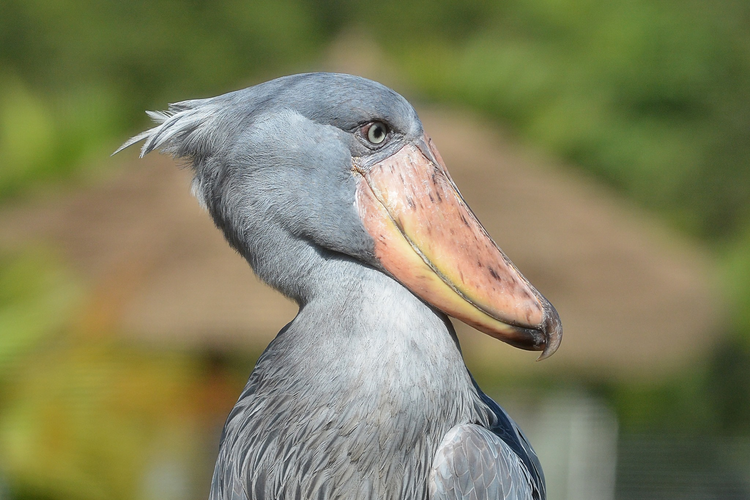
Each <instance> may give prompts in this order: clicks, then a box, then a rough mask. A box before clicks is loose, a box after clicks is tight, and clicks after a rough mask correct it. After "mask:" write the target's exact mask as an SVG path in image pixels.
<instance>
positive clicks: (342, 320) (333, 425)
mask: <svg viewBox="0 0 750 500" xmlns="http://www.w3.org/2000/svg"><path fill="white" fill-rule="evenodd" d="M299 270H300V268H298V269H297V271H299ZM304 272H305V274H304V278H305V285H304V286H303V288H304V293H305V300H304V301H302V302H301V306H300V311H299V313H298V314H297V316H296V317H295V318H294V320H293V321H292V322H291V323H289V324H288V325H287V326H286V327H285V328H284V329H283V330H282V331H281V333H279V335H278V336H277V337H276V338H275V339H274V340H273V341H272V342H271V344H270V345H269V346H268V348H267V349H266V351H265V352H264V353H263V355H262V356H261V357H260V359H259V360H258V363H257V365H256V367H255V369H254V370H253V373H252V374H251V376H250V379H249V380H248V384H247V386H246V387H245V390H244V391H243V393H242V396H241V397H240V399H239V401H238V402H237V405H236V406H235V408H234V410H233V411H232V413H231V415H230V416H229V419H228V420H227V423H226V427H225V430H224V438H223V442H222V447H221V451H220V457H219V461H218V462H217V469H216V472H215V475H214V490H216V492H221V491H222V490H221V487H222V486H221V484H222V482H227V483H228V482H229V481H230V479H229V478H235V477H239V478H241V481H242V483H243V484H247V485H248V488H249V489H251V490H253V489H255V488H261V489H263V491H265V492H266V494H265V497H266V498H279V497H283V496H284V494H286V492H287V490H286V489H285V488H288V489H289V491H290V493H289V495H290V496H291V495H292V493H291V492H292V491H295V490H294V488H300V489H301V491H305V492H312V491H316V488H322V487H319V486H316V484H315V483H314V480H315V478H316V477H317V475H314V474H305V473H304V471H310V470H319V469H321V468H325V470H326V483H325V488H329V489H330V491H350V492H353V493H352V495H351V497H352V498H383V499H388V500H389V499H397V498H426V494H427V493H426V487H427V486H426V485H427V476H428V474H429V464H431V463H432V457H433V456H434V454H435V452H436V450H437V448H438V445H439V444H440V442H441V440H442V439H443V436H445V435H446V433H447V432H448V431H449V430H450V429H451V428H452V427H454V426H455V425H458V424H462V423H470V422H475V423H481V424H484V425H488V424H489V421H490V419H491V418H492V417H491V415H490V413H491V412H490V410H489V408H488V407H487V406H486V404H485V403H484V402H483V401H482V400H481V396H480V395H479V394H478V392H477V389H476V388H475V387H474V385H473V384H472V380H471V376H470V375H469V372H468V370H467V369H466V367H465V365H464V363H463V359H462V357H461V352H460V349H459V346H458V341H457V339H456V335H455V331H454V330H453V327H452V326H451V324H450V321H449V320H448V319H447V318H446V317H445V316H444V315H443V314H441V313H439V312H437V311H435V310H433V309H432V308H430V307H429V306H427V305H426V304H425V303H423V302H422V301H421V300H419V299H418V298H417V297H415V296H414V295H413V294H411V292H409V291H408V290H407V289H406V288H404V287H403V286H401V285H400V284H399V283H398V282H396V281H395V280H393V279H392V278H390V277H388V276H386V275H385V274H383V273H381V272H379V271H377V270H375V269H372V268H370V267H367V266H363V265H361V264H360V263H358V262H356V261H354V260H351V259H348V258H344V257H335V256H328V258H321V259H319V260H318V262H317V263H316V265H315V266H312V267H308V268H306V269H305V270H304ZM321 459H324V460H325V463H324V464H321ZM415 463H417V464H421V466H420V467H417V469H416V470H414V464H415ZM321 491H322V490H321ZM261 496H263V495H259V497H261ZM219 497H220V495H219V494H218V493H217V494H216V495H214V498H219Z"/></svg>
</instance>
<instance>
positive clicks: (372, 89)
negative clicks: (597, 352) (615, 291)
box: [118, 73, 562, 500]
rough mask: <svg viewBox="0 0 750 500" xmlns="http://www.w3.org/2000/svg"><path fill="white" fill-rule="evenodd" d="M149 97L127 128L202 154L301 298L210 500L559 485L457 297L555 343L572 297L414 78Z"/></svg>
mask: <svg viewBox="0 0 750 500" xmlns="http://www.w3.org/2000/svg"><path fill="white" fill-rule="evenodd" d="M149 114H150V116H151V118H152V119H153V120H154V121H155V122H156V123H157V125H156V126H155V127H154V128H152V129H150V130H148V131H146V132H143V133H141V134H140V135H138V136H136V137H134V138H132V139H131V140H129V141H128V142H126V143H125V144H124V145H123V146H122V148H125V147H127V146H130V145H132V144H134V143H136V142H138V141H141V140H145V144H144V145H143V149H142V151H141V155H145V154H146V153H149V152H150V151H153V150H155V149H156V150H161V151H163V152H166V153H170V154H171V155H173V156H174V157H178V158H185V159H186V160H187V161H188V162H189V164H190V165H191V166H192V169H193V171H194V174H195V176H194V181H193V193H194V194H195V196H196V197H197V198H198V200H199V202H200V203H201V204H202V205H203V206H204V207H205V208H206V209H207V210H208V212H209V213H210V214H211V217H212V218H213V220H214V222H215V223H216V225H217V226H218V228H219V229H221V230H222V231H223V233H224V236H225V237H226V239H227V240H228V241H229V244H230V245H231V246H233V247H234V248H235V249H236V250H237V251H238V252H239V253H240V254H241V255H242V256H243V257H244V258H245V259H246V260H247V261H248V262H249V263H250V265H251V266H252V268H253V270H254V271H255V273H256V274H257V275H258V276H259V277H260V279H262V280H263V281H265V282H266V283H268V284H269V285H271V286H272V287H274V288H276V289H277V290H279V291H280V292H281V293H283V294H284V295H286V296H287V297H289V298H291V299H293V300H294V301H296V302H297V304H298V305H299V312H298V314H297V316H296V317H295V318H294V319H293V320H292V321H291V322H290V323H289V324H288V325H286V326H285V327H284V328H283V329H282V330H281V332H279V334H278V335H277V336H276V338H275V339H274V340H273V341H272V342H271V343H270V345H269V346H268V347H267V349H266V350H265V352H264V353H263V354H262V355H261V357H260V358H259V360H258V362H257V364H256V366H255V369H254V370H253V372H252V374H251V375H250V379H249V381H248V383H247V386H246V387H245V389H244V390H243V392H242V395H241V396H240V398H239V401H238V402H237V404H236V406H235V407H234V409H233V410H232V412H231V413H230V414H229V417H228V419H227V421H226V424H225V427H224V432H223V436H222V439H221V447H220V452H219V457H218V460H217V463H216V469H215V472H214V476H213V481H212V485H211V494H210V498H211V499H212V500H230V499H231V500H246V499H247V500H259V499H266V500H270V499H308V498H309V499H312V498H315V499H333V498H343V499H355V498H356V499H367V498H373V499H432V500H443V499H470V498H471V499H499V498H503V499H532V498H533V499H544V498H545V485H544V477H543V474H542V469H541V466H540V464H539V461H538V459H537V456H536V454H535V453H534V451H533V450H532V448H531V446H530V445H529V442H528V441H527V439H526V438H525V437H524V435H523V433H522V432H521V430H520V429H519V428H518V426H517V425H516V424H515V423H514V422H513V420H511V418H510V417H509V416H508V415H507V414H506V413H505V412H504V411H503V410H502V409H501V408H500V407H499V406H498V405H497V404H496V403H495V402H494V401H492V400H491V399H490V398H489V397H487V396H486V395H485V394H484V393H483V392H482V391H481V390H480V389H479V387H478V386H477V384H476V383H475V381H474V380H473V378H472V376H471V374H470V373H469V371H468V369H467V368H466V366H465V364H464V361H463V358H462V356H461V351H460V348H459V344H458V340H457V338H456V333H455V331H454V329H453V326H452V325H451V322H450V320H449V319H448V318H447V316H446V315H449V316H453V317H455V318H458V319H460V320H461V321H464V322H465V323H467V324H469V325H471V326H472V327H474V328H476V329H477V330H480V331H482V332H484V333H487V334H489V335H491V336H493V337H496V338H497V339H499V340H501V341H504V342H507V343H508V344H510V345H513V346H515V347H519V348H521V349H528V350H537V351H542V354H541V356H540V359H541V358H546V357H547V356H550V355H551V354H552V353H554V352H555V350H556V349H557V348H558V346H559V344H560V340H561V338H562V327H561V324H560V320H559V317H558V315H557V312H556V311H555V309H554V308H553V307H552V305H551V304H550V303H549V302H548V301H547V300H546V299H545V298H544V297H543V296H542V295H541V294H540V293H539V292H538V291H537V290H536V289H535V288H534V287H533V286H532V285H531V284H530V283H529V282H528V281H527V280H526V279H525V278H524V277H523V276H522V275H521V273H520V272H519V271H518V269H517V268H516V267H515V266H514V265H513V263H512V262H511V261H510V260H509V259H508V258H507V257H506V256H505V255H504V254H503V252H502V251H501V250H500V249H499V248H498V246H497V245H496V244H495V242H494V241H493V240H492V239H491V238H490V236H489V235H488V233H487V231H486V230H485V229H484V228H483V227H482V225H481V224H480V223H479V221H478V220H477V218H476V217H475V215H474V214H473V213H472V211H471V210H470V209H469V207H468V206H467V204H466V203H465V201H464V200H463V198H462V196H461V194H460V192H459V191H458V188H456V186H455V184H454V183H453V181H452V179H451V177H450V175H449V174H448V171H447V170H446V167H445V164H444V163H443V160H442V158H441V157H440V154H439V153H438V150H437V149H436V148H435V145H434V144H433V143H432V141H431V140H430V138H429V137H428V136H427V135H426V134H425V131H424V130H423V129H422V124H421V122H420V120H419V118H418V117H417V113H416V112H415V111H414V108H412V106H411V105H410V104H409V103H408V102H407V101H406V100H405V99H404V98H403V97H401V96H400V95H399V94H397V93H396V92H394V91H392V90H391V89H389V88H387V87H384V86H382V85H380V84H378V83H375V82H372V81H369V80H366V79H363V78H359V77H355V76H350V75H342V74H330V73H312V74H303V75H294V76H287V77H283V78H279V79H276V80H273V81H269V82H266V83H263V84H260V85H257V86H254V87H250V88H248V89H245V90H240V91H237V92H232V93H229V94H225V95H221V96H218V97H213V98H209V99H197V100H190V101H184V102H180V103H177V104H173V105H171V106H170V107H169V110H168V111H165V112H152V113H149ZM122 148H120V149H122ZM118 151H119V150H118Z"/></svg>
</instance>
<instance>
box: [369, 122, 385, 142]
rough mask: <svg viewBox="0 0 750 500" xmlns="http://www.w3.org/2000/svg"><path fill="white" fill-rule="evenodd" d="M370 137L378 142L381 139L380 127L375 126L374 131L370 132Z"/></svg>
mask: <svg viewBox="0 0 750 500" xmlns="http://www.w3.org/2000/svg"><path fill="white" fill-rule="evenodd" d="M372 136H373V137H374V138H375V140H379V139H380V138H381V137H383V127H381V126H380V125H375V130H373V131H372Z"/></svg>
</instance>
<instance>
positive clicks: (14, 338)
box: [0, 249, 81, 382]
mask: <svg viewBox="0 0 750 500" xmlns="http://www.w3.org/2000/svg"><path fill="white" fill-rule="evenodd" d="M80 295H81V289H80V286H78V285H77V284H76V280H75V279H74V278H73V277H72V276H71V274H70V273H69V272H68V270H67V269H66V268H65V267H64V266H63V265H62V263H61V262H60V261H59V260H58V259H57V258H56V257H55V256H53V255H51V254H50V252H48V251H45V250H43V249H28V250H27V251H26V252H25V253H24V254H21V255H2V256H0V382H2V381H3V380H4V379H5V378H6V377H7V376H8V372H9V370H11V369H13V368H14V366H15V364H16V363H17V362H18V361H19V360H21V359H24V356H25V355H27V354H28V353H29V352H31V351H32V350H33V349H34V348H35V347H36V346H37V345H38V344H39V343H40V342H42V341H49V340H50V339H52V338H53V337H54V336H55V334H59V333H60V332H61V331H63V329H64V328H66V327H67V326H68V324H67V323H68V322H69V321H70V320H71V315H72V311H73V309H74V308H75V306H76V305H77V304H78V302H79V298H80Z"/></svg>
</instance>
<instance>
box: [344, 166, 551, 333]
mask: <svg viewBox="0 0 750 500" xmlns="http://www.w3.org/2000/svg"><path fill="white" fill-rule="evenodd" d="M428 160H429V159H428ZM430 163H431V164H432V162H430ZM433 167H434V164H433ZM352 170H354V171H355V172H356V173H358V174H359V175H361V176H362V177H363V178H364V180H365V182H366V184H367V187H368V188H369V189H370V192H371V193H372V194H373V196H374V197H375V199H376V200H378V203H380V205H381V206H382V207H383V210H385V213H386V214H387V215H388V218H389V219H390V220H391V222H393V225H394V226H396V228H398V231H399V233H400V234H401V237H402V238H404V239H405V240H406V242H407V243H409V246H410V247H411V249H412V250H413V251H414V253H416V254H417V255H419V258H420V259H422V262H424V263H425V265H426V266H427V267H429V268H430V270H431V271H432V272H433V273H435V274H436V275H437V276H438V277H439V278H440V280H441V281H442V282H443V283H444V284H445V285H446V286H448V287H449V288H450V289H451V290H453V291H454V292H455V293H456V295H458V296H459V297H461V298H462V299H463V300H465V301H466V302H467V303H469V304H471V305H472V306H473V307H475V308H476V309H477V310H478V311H480V312H481V313H482V314H485V315H486V316H488V317H490V318H492V319H493V320H495V321H497V322H499V323H502V324H504V325H506V326H508V327H512V328H523V329H526V330H530V329H534V328H533V327H531V328H530V327H527V326H522V325H517V324H514V323H512V322H508V321H503V320H501V319H498V318H496V317H495V316H494V315H492V314H490V313H489V312H487V311H486V310H485V309H484V308H483V307H482V306H480V305H478V304H476V303H475V302H474V301H472V300H471V299H469V298H468V297H467V296H466V295H465V294H464V293H463V292H462V291H461V290H459V289H458V288H457V287H456V285H454V284H453V282H451V280H449V279H448V278H447V277H446V276H445V275H444V274H443V273H441V272H440V271H439V270H438V269H437V268H436V267H435V265H434V264H433V263H432V261H430V259H428V258H427V256H426V255H425V254H424V253H422V251H421V250H420V249H419V247H418V246H417V245H416V244H414V242H413V241H412V240H411V238H409V236H408V235H407V234H406V233H405V232H404V228H403V227H401V224H399V223H398V221H397V220H396V219H394V218H393V215H391V212H390V211H389V210H388V207H386V205H385V203H384V202H383V199H382V197H381V196H380V194H379V191H378V190H376V189H375V188H374V187H373V185H372V184H371V183H370V176H369V172H363V171H362V170H361V169H360V168H359V167H358V166H356V165H355V166H354V167H353V168H352ZM437 170H438V171H439V169H437ZM480 226H481V225H480ZM485 233H486V231H485ZM493 243H494V241H493ZM495 246H497V245H496V244H495ZM501 255H503V257H505V255H504V254H502V253H501ZM505 259H506V261H507V257H506V258H505ZM514 267H515V266H514ZM545 344H546V342H545Z"/></svg>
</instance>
